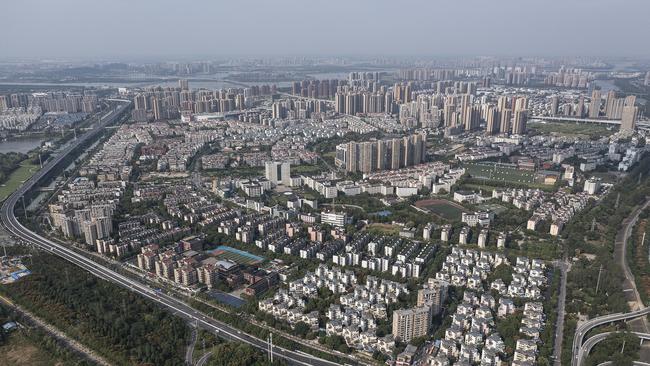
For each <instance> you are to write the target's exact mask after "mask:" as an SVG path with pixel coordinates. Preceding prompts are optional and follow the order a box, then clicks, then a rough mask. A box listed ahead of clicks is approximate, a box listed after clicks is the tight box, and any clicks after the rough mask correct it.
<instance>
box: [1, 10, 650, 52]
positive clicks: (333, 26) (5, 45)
mask: <svg viewBox="0 0 650 366" xmlns="http://www.w3.org/2000/svg"><path fill="white" fill-rule="evenodd" d="M648 14H650V1H649V0H536V1H530V0H445V1H439V0H428V1H427V0H421V1H409V0H405V1H402V0H392V1H384V0H322V1H311V0H256V1H246V0H230V1H220V0H191V1H190V0H187V1H182V0H174V1H168V0H104V1H97V0H13V1H3V4H2V10H1V11H0V34H2V36H1V37H0V58H7V57H38V58H50V57H52V58H61V57H64V58H65V57H74V58H79V57H84V58H86V57H87V58H142V57H152V58H153V57H157V56H172V57H181V56H184V57H193V56H231V55H328V54H336V55H477V54H480V55H585V56H591V55H604V56H637V55H649V54H650V47H649V46H650V20H649V18H648Z"/></svg>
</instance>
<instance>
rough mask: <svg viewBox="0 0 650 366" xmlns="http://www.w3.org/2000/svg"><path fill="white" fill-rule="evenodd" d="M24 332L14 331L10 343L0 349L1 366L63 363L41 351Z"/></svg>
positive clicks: (50, 365) (53, 365)
mask: <svg viewBox="0 0 650 366" xmlns="http://www.w3.org/2000/svg"><path fill="white" fill-rule="evenodd" d="M22 332H23V330H18V331H14V332H13V333H11V334H10V336H9V341H8V342H7V343H6V344H4V345H2V346H1V347H0V365H16V366H23V365H24V366H28V365H29V366H59V365H63V362H61V361H60V360H58V359H57V358H56V357H55V356H54V355H52V354H50V353H48V352H47V351H45V350H43V349H41V347H40V346H39V345H38V344H35V343H34V342H33V341H32V340H31V339H29V338H27V337H25V336H24V335H23V334H22Z"/></svg>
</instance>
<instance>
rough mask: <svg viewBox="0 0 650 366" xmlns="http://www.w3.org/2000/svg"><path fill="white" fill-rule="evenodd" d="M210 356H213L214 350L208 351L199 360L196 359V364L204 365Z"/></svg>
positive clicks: (198, 365) (197, 365)
mask: <svg viewBox="0 0 650 366" xmlns="http://www.w3.org/2000/svg"><path fill="white" fill-rule="evenodd" d="M210 356H212V352H206V353H205V354H204V355H203V356H201V358H199V360H198V361H196V366H204V365H205V363H206V362H208V360H209V359H210Z"/></svg>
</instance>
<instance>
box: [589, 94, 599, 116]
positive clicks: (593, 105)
mask: <svg viewBox="0 0 650 366" xmlns="http://www.w3.org/2000/svg"><path fill="white" fill-rule="evenodd" d="M599 115H600V90H594V91H593V92H592V93H591V102H590V103H589V118H598V116H599Z"/></svg>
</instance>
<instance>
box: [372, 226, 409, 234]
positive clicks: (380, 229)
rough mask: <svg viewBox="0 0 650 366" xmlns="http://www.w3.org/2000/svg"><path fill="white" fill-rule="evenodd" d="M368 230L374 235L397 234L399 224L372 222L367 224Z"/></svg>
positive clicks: (400, 228)
mask: <svg viewBox="0 0 650 366" xmlns="http://www.w3.org/2000/svg"><path fill="white" fill-rule="evenodd" d="M367 230H368V232H370V233H371V234H376V235H398V234H399V232H400V230H402V227H401V226H398V225H391V224H381V223H374V224H370V225H368V226H367Z"/></svg>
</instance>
